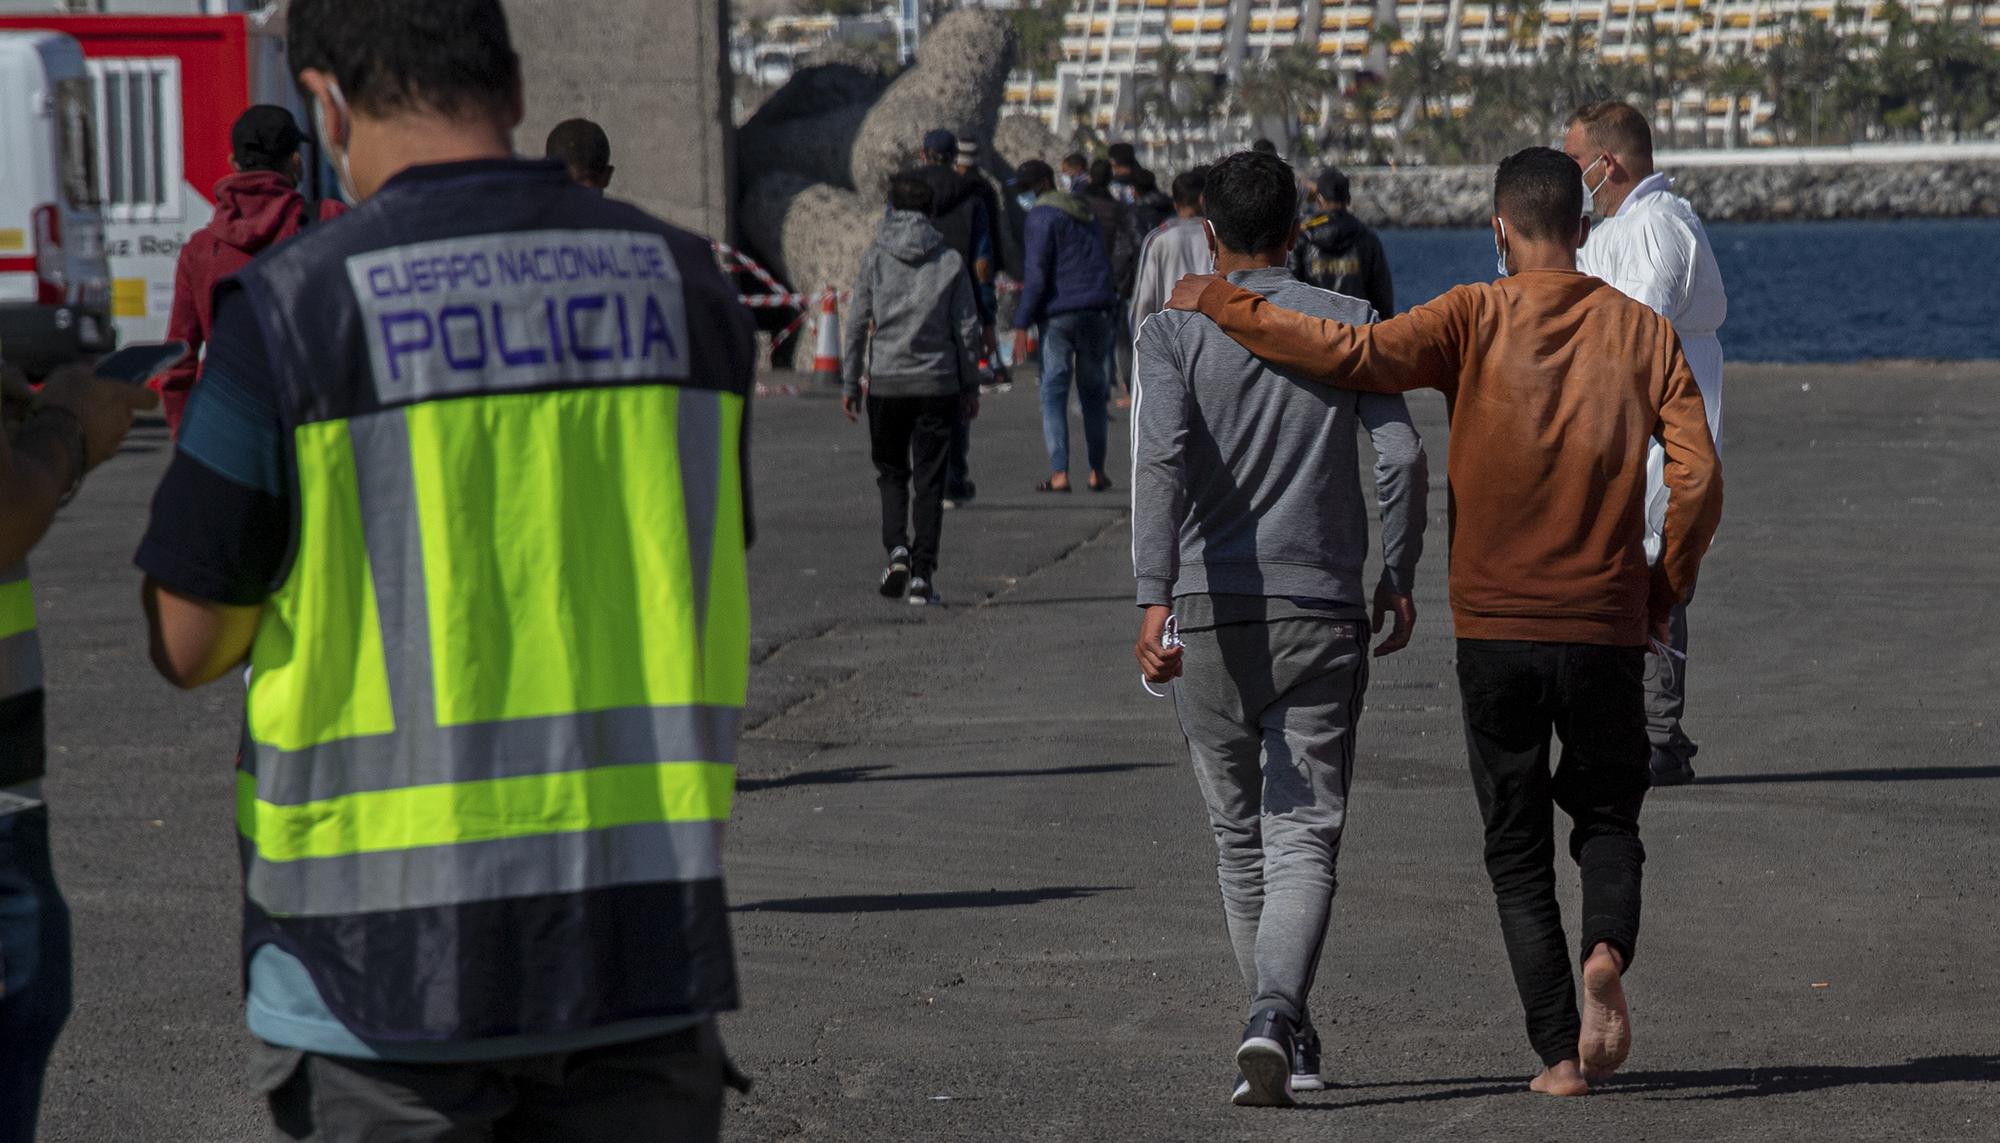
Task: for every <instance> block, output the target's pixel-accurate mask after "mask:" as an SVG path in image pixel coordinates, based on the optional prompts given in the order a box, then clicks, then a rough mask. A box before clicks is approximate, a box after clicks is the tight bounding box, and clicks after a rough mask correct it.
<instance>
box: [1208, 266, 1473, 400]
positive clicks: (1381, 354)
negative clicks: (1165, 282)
mask: <svg viewBox="0 0 2000 1143" xmlns="http://www.w3.org/2000/svg"><path fill="white" fill-rule="evenodd" d="M1186 282H1188V283H1203V284H1201V285H1200V286H1199V292H1198V293H1196V294H1195V295H1194V297H1193V298H1192V301H1191V304H1181V303H1183V302H1187V301H1189V299H1188V295H1187V290H1186V289H1183V290H1177V291H1176V292H1175V302H1176V305H1177V308H1183V309H1192V310H1197V311H1199V312H1200V313H1202V314H1204V315H1206V316H1207V317H1208V318H1209V319H1210V320H1211V321H1213V322H1215V324H1216V325H1218V326H1220V327H1221V328H1222V331H1223V332H1224V333H1227V334H1228V335H1229V336H1230V337H1231V338H1232V339H1234V340H1235V341H1236V342H1237V343H1239V344H1240V345H1242V346H1243V347H1244V348H1245V349H1248V350H1249V351H1250V352H1251V353H1253V354H1255V355H1256V356H1258V357H1259V358H1262V359H1263V360H1264V361H1265V362H1266V363H1267V364H1270V365H1274V366H1277V367H1278V368H1280V369H1283V370H1286V371H1287V372H1290V373H1293V374H1295V375H1297V376H1300V377H1304V378H1307V379H1309V380H1313V381H1319V382H1321V383H1323V384H1327V385H1332V386H1334V387H1336V388H1341V389H1359V390H1362V391H1364V392H1371V393H1407V392H1409V391H1411V390H1413V389H1446V390H1448V389H1450V388H1452V387H1453V386H1455V385H1456V384H1457V382H1458V367H1459V347H1460V346H1461V345H1462V344H1464V342H1465V340H1466V334H1465V331H1466V330H1467V329H1468V328H1469V323H1470V317H1469V311H1470V306H1471V295H1470V293H1469V292H1468V290H1469V288H1468V287H1464V286H1461V287H1459V288H1458V289H1455V290H1453V291H1451V292H1450V293H1448V294H1446V295H1444V296H1443V297H1441V298H1439V299H1437V300H1436V301H1433V302H1430V303H1428V304H1426V305H1422V306H1418V307H1417V308H1416V309H1413V310H1411V311H1410V312H1408V313H1406V314H1404V315H1402V316H1401V317H1398V318H1394V319H1391V320H1389V321H1385V322H1382V323H1380V324H1376V325H1362V326H1356V325H1349V324H1347V323H1345V322H1339V321H1331V320H1328V319H1326V318H1317V317H1309V316H1307V315H1305V314H1302V313H1298V312H1295V311H1293V310H1288V309H1285V308H1284V307H1282V306H1279V305H1276V304H1274V303H1272V302H1271V300H1270V299H1268V298H1266V297H1264V296H1263V295H1262V294H1258V293H1256V292H1254V291H1251V290H1246V289H1243V288H1242V287H1240V286H1236V285H1233V284H1231V283H1230V282H1229V281H1228V280H1227V279H1224V278H1208V279H1192V278H1191V279H1186Z"/></svg>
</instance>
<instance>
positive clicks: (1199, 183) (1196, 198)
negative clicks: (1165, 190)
mask: <svg viewBox="0 0 2000 1143" xmlns="http://www.w3.org/2000/svg"><path fill="white" fill-rule="evenodd" d="M1206 185H1208V168H1207V167H1189V168H1188V169H1187V170H1185V171H1182V172H1181V173H1180V174H1177V175H1175V176H1174V205H1175V206H1192V207H1195V208H1197V209H1199V208H1200V207H1201V191H1202V188H1203V187H1204V186H1206Z"/></svg>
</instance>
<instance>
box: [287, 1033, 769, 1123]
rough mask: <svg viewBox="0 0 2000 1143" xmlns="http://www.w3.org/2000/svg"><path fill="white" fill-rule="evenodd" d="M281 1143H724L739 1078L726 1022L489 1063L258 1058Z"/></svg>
mask: <svg viewBox="0 0 2000 1143" xmlns="http://www.w3.org/2000/svg"><path fill="white" fill-rule="evenodd" d="M250 1072H251V1079H252V1082H253V1083H254V1084H255V1085H256V1086H257V1087H258V1089H259V1090H261V1091H262V1092H264V1094H265V1098H266V1100H267V1101H268V1102H269V1104H270V1108H271V1120H272V1127H273V1138H274V1139H276V1140H278V1141H279V1143H540V1141H542V1140H555V1139H560V1140H578V1141H584V1140H598V1139H606V1140H609V1139H616V1140H619V1141H620V1143H624V1141H627V1140H629V1141H631V1143H715V1140H717V1139H719V1138H721V1135H722V1102H723V1095H722V1089H723V1087H724V1086H725V1085H735V1086H737V1087H739V1088H743V1089H744V1090H747V1086H746V1083H747V1081H744V1080H742V1079H741V1078H740V1077H737V1076H735V1074H734V1072H733V1069H732V1068H731V1067H730V1064H729V1061H728V1057H727V1056H726V1055H724V1053H723V1050H722V1038H721V1036H720V1035H719V1034H717V1032H716V1028H715V1022H714V1021H713V1020H710V1021H707V1022H705V1023H703V1024H700V1025H698V1026H696V1027H694V1028H689V1029H688V1030H686V1031H684V1032H673V1033H669V1034H668V1035H665V1036H656V1037H654V1038H652V1039H650V1040H639V1041H635V1042H632V1043H625V1044H612V1045H609V1046H607V1047H602V1048H591V1049H588V1050H586V1051H579V1052H558V1053H555V1054H553V1055H543V1056H528V1057H524V1058H522V1059H514V1060H494V1061H490V1062H486V1063H456V1064H452V1063H438V1064H405V1063H390V1062H387V1061H383V1060H358V1059H345V1058H342V1057H338V1056H322V1055H315V1054H313V1053H311V1052H300V1051H296V1050H294V1049H290V1048H280V1047H277V1046H275V1045H272V1044H259V1045H257V1046H256V1047H254V1048H253V1049H252V1054H251V1061H250Z"/></svg>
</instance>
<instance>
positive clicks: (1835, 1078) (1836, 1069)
mask: <svg viewBox="0 0 2000 1143" xmlns="http://www.w3.org/2000/svg"><path fill="white" fill-rule="evenodd" d="M1932 1083H2000V1056H1924V1057H1920V1058H1918V1059H1913V1060H1905V1061H1904V1062H1902V1063H1900V1064H1871V1065H1865V1066H1841V1065H1813V1064H1805V1065H1799V1066H1793V1067H1769V1068H1714V1069H1710V1070H1706V1071H1698V1070H1683V1071H1657V1072H1630V1073H1627V1074H1625V1075H1621V1076H1619V1077H1618V1078H1616V1079H1615V1080H1612V1081H1611V1082H1610V1083H1607V1084H1604V1085H1602V1086H1600V1087H1598V1088H1597V1089H1595V1091H1594V1092H1593V1093H1592V1094H1594V1095H1638V1096H1645V1097H1647V1098H1649V1099H1686V1100H1713V1099H1756V1098H1760V1097H1762V1096H1770V1095H1800V1094H1803V1093H1805V1092H1813V1091H1824V1090H1827V1089H1829V1088H1838V1087H1869V1086H1878V1085H1905V1084H1932ZM1395 1087H1434V1088H1441V1089H1443V1090H1440V1091H1427V1092H1423V1093H1422V1094H1418V1095H1399V1096H1384V1097H1382V1098H1378V1099H1352V1100H1344V1101H1342V1102H1339V1103H1320V1102H1312V1103H1305V1104H1301V1106H1303V1107H1309V1108H1315V1109H1324V1110H1328V1111H1335V1110H1342V1109H1346V1108H1355V1107H1386V1106H1390V1105H1394V1104H1406V1103H1435V1102H1438V1101H1441V1100H1448V1099H1479V1098H1483V1097H1486V1096H1495V1095H1515V1094H1525V1093H1526V1092H1527V1090H1528V1077H1527V1076H1525V1075H1524V1076H1522V1077H1520V1078H1519V1079H1512V1080H1508V1079H1502V1078H1500V1077H1498V1076H1475V1077H1467V1078H1462V1079H1438V1080H1396V1081H1392V1082H1389V1083H1379V1084H1364V1083H1350V1084H1330V1085H1328V1087H1327V1090H1328V1091H1329V1092H1334V1091H1354V1092H1360V1091H1368V1090H1371V1089H1374V1088H1395ZM1708 1088H1720V1089H1725V1090H1719V1091H1708V1090H1703V1089H1708ZM1675 1093H1678V1094H1675Z"/></svg>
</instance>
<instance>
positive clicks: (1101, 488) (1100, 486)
mask: <svg viewBox="0 0 2000 1143" xmlns="http://www.w3.org/2000/svg"><path fill="white" fill-rule="evenodd" d="M1089 485H1090V490H1091V491H1092V492H1109V491H1111V478H1110V477H1108V476H1093V477H1091V478H1090V481H1089Z"/></svg>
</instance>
